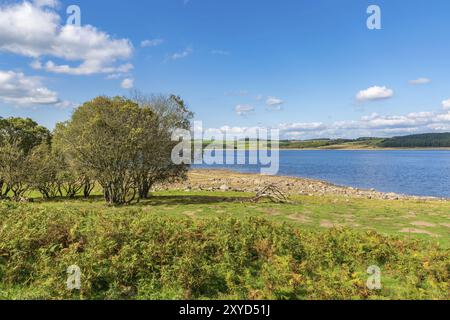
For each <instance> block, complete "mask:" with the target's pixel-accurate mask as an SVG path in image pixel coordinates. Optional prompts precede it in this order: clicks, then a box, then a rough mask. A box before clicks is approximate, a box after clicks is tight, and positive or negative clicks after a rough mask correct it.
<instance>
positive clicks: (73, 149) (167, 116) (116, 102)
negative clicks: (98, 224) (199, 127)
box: [54, 97, 188, 204]
mask: <svg viewBox="0 0 450 320" xmlns="http://www.w3.org/2000/svg"><path fill="white" fill-rule="evenodd" d="M185 113H188V111H187V109H186V108H185V106H184V103H183V102H182V100H181V99H179V98H175V97H169V98H162V97H161V98H159V99H157V100H156V99H154V100H148V99H145V98H139V100H137V99H135V100H131V99H126V98H121V97H114V98H108V97H98V98H95V99H94V100H92V101H89V102H86V103H85V104H83V105H82V106H80V107H79V108H78V109H76V110H75V112H74V114H73V116H72V119H71V120H70V121H68V122H67V123H65V124H61V125H59V126H58V127H57V130H56V131H55V137H54V139H55V145H56V146H57V148H59V149H60V150H62V153H63V154H64V155H65V157H66V158H67V159H68V161H69V162H70V163H72V166H73V167H74V168H76V169H75V170H77V171H78V172H85V174H82V176H86V177H89V179H87V180H88V181H91V180H96V181H98V183H99V184H100V185H101V186H102V187H103V190H104V197H105V200H106V201H107V202H108V203H110V204H127V203H130V202H132V201H133V200H135V199H136V198H146V197H147V196H148V193H149V190H150V188H151V187H152V185H153V184H154V183H155V182H160V181H165V180H169V179H171V178H177V177H184V174H185V172H186V166H184V165H183V166H174V165H173V164H172V162H171V150H172V148H173V146H174V143H173V142H172V141H171V130H173V129H174V127H176V126H177V125H182V126H186V125H187V124H186V122H185V121H186V120H187V119H186V118H185V117H184V114H185ZM179 115H181V116H179ZM179 118H181V120H182V121H183V122H181V123H179V120H180V119H179Z"/></svg>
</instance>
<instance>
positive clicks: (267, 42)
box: [0, 0, 450, 139]
mask: <svg viewBox="0 0 450 320" xmlns="http://www.w3.org/2000/svg"><path fill="white" fill-rule="evenodd" d="M371 4H374V5H378V6H379V7H380V8H381V23H382V29H381V30H369V29H368V28H367V26H366V20H367V18H368V17H369V15H368V14H367V12H366V10H367V7H368V6H369V5H371ZM69 5H78V6H79V7H80V9H81V26H80V27H78V28H79V30H78V29H70V28H66V27H65V21H66V19H67V14H66V8H67V7H68V6H69ZM58 19H59V20H58ZM74 28H75V27H74ZM449 36H450V2H449V1H448V0H433V1H422V0H420V1H419V0H417V1H413V0H408V1H407V0H397V1H381V0H372V1H365V0H341V1H336V0H314V1H313V0H280V1H275V0H263V1H261V0H260V1H256V0H246V1H242V0H227V1H219V0H189V1H186V0H149V1H142V0H128V1H119V0H112V1H106V0H95V1H92V0H91V1H88V0H83V1H56V0H35V1H34V2H33V1H27V2H24V1H0V116H1V117H10V116H23V117H25V116H27V117H32V118H33V119H36V120H37V121H38V122H39V123H41V124H43V125H46V126H47V127H49V128H53V127H54V125H55V123H56V122H58V121H64V120H67V119H68V118H69V117H70V114H71V112H72V110H73V108H74V107H75V106H76V105H77V104H79V103H82V102H84V101H87V100H89V99H91V98H93V97H95V96H97V95H101V94H106V95H126V94H128V93H129V91H130V89H131V88H134V89H138V90H140V91H143V92H146V93H176V94H179V95H180V96H182V97H183V98H184V99H185V100H186V102H187V103H188V105H189V106H190V108H191V109H192V110H193V111H194V112H195V114H196V119H197V120H201V121H203V123H204V126H205V127H208V128H222V127H224V126H229V127H231V128H233V129H234V130H241V129H242V128H248V127H255V126H259V127H262V126H264V127H272V128H279V129H280V130H281V132H282V136H283V137H286V138H305V139H306V138H315V137H358V136H367V135H373V136H392V135H401V134H408V133H419V132H441V131H450V100H449V99H450V75H449V73H450V72H449V71H450V58H449V52H450V41H449Z"/></svg>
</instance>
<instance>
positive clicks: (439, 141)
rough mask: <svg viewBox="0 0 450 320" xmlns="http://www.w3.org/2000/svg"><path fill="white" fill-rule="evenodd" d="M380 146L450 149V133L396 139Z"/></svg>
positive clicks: (386, 140) (385, 141)
mask: <svg viewBox="0 0 450 320" xmlns="http://www.w3.org/2000/svg"><path fill="white" fill-rule="evenodd" d="M379 145H380V147H383V148H448V147H450V132H448V133H426V134H416V135H411V136H405V137H394V138H391V139H385V140H383V141H382V142H381V143H379Z"/></svg>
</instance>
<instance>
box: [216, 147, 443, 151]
mask: <svg viewBox="0 0 450 320" xmlns="http://www.w3.org/2000/svg"><path fill="white" fill-rule="evenodd" d="M267 149H269V150H270V149H271V148H270V147H267ZM225 150H234V151H258V150H259V149H232V148H225ZM279 150H280V151H286V150H287V151H450V147H448V148H447V147H446V148H279Z"/></svg>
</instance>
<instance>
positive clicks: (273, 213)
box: [264, 209, 282, 216]
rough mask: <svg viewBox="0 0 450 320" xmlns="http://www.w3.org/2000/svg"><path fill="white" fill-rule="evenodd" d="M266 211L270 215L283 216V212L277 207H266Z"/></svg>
mask: <svg viewBox="0 0 450 320" xmlns="http://www.w3.org/2000/svg"><path fill="white" fill-rule="evenodd" d="M264 213H266V214H268V215H269V216H281V215H282V213H281V212H280V211H278V210H276V209H266V210H264Z"/></svg>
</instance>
